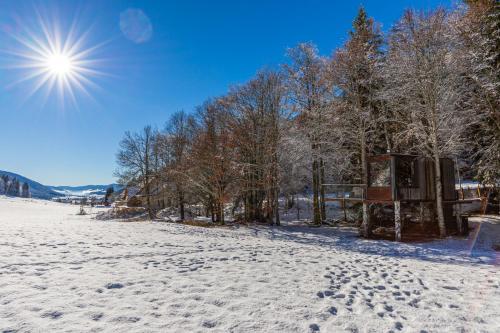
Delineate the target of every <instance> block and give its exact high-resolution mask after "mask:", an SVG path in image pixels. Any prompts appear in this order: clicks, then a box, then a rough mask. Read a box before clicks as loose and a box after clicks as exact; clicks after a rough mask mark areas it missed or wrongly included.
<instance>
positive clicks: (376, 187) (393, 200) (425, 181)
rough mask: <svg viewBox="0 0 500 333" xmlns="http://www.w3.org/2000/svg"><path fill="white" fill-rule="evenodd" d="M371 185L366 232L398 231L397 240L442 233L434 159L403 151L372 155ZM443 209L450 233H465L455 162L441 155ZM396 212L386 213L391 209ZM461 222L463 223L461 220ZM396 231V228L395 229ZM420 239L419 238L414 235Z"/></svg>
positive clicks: (369, 183)
mask: <svg viewBox="0 0 500 333" xmlns="http://www.w3.org/2000/svg"><path fill="white" fill-rule="evenodd" d="M367 163H368V165H367V171H368V184H366V192H365V197H364V200H363V204H364V210H363V211H364V214H363V215H364V216H363V228H364V230H363V233H364V234H365V236H370V235H372V234H373V233H372V231H373V230H375V231H377V230H394V231H393V234H395V238H396V240H401V239H402V237H404V236H406V238H407V239H410V238H412V236H411V235H412V234H413V235H419V236H422V235H428V236H433V235H436V234H438V233H439V229H438V224H437V218H436V207H435V201H436V184H435V168H434V160H433V159H431V158H427V157H422V156H416V155H403V154H384V155H376V156H370V157H368V161H367ZM440 168H441V184H442V192H443V210H444V216H445V223H446V229H447V233H449V234H450V233H456V232H461V229H462V226H461V225H459V222H458V218H459V213H458V212H457V211H455V209H454V208H455V204H456V202H457V199H458V195H457V191H456V190H455V163H454V161H453V160H452V159H449V158H441V159H440ZM391 207H392V212H393V214H394V215H393V216H389V217H388V215H392V214H386V213H387V212H391ZM460 223H461V222H460ZM391 232H392V231H391ZM414 238H416V237H414Z"/></svg>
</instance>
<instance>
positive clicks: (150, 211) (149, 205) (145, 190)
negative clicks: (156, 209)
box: [144, 178, 153, 219]
mask: <svg viewBox="0 0 500 333" xmlns="http://www.w3.org/2000/svg"><path fill="white" fill-rule="evenodd" d="M144 192H145V193H144V194H145V195H146V206H148V207H147V209H148V216H149V218H150V219H153V211H152V210H151V194H150V189H149V179H148V178H146V183H145V184H144Z"/></svg>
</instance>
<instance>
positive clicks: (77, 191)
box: [0, 170, 122, 200]
mask: <svg viewBox="0 0 500 333" xmlns="http://www.w3.org/2000/svg"><path fill="white" fill-rule="evenodd" d="M0 175H8V176H9V177H11V178H17V179H18V180H19V181H20V182H22V183H28V185H29V187H30V192H31V197H33V198H36V199H45V200H50V199H52V198H55V197H63V196H64V197H90V196H93V197H104V195H105V194H106V190H107V189H108V188H109V187H111V186H112V187H113V189H114V190H115V191H120V190H121V189H122V187H121V186H120V185H118V184H109V185H84V186H50V185H42V184H40V183H38V182H36V181H34V180H31V179H29V178H26V177H24V176H21V175H18V174H16V173H13V172H8V171H2V170H0Z"/></svg>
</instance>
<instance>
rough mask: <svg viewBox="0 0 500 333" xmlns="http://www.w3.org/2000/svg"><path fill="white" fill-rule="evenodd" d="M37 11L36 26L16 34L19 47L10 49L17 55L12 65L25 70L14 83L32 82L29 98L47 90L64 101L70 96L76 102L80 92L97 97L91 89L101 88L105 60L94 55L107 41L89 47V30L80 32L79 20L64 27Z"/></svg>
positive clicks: (13, 54)
mask: <svg viewBox="0 0 500 333" xmlns="http://www.w3.org/2000/svg"><path fill="white" fill-rule="evenodd" d="M37 14H38V15H37V17H38V20H37V21H36V23H37V25H36V26H34V27H30V28H26V30H25V31H24V32H23V33H19V34H15V35H14V34H13V35H12V37H13V38H14V39H15V40H16V41H17V42H18V46H19V47H18V49H17V50H14V51H11V52H9V53H10V54H11V55H12V56H13V65H12V66H10V67H12V68H17V69H20V70H22V71H23V73H22V74H23V75H21V77H20V79H19V80H17V81H16V82H13V83H12V84H11V86H14V85H17V84H20V83H24V82H28V81H30V82H32V83H33V86H32V89H31V90H28V91H27V94H26V98H29V97H30V96H32V95H34V94H35V93H37V92H38V91H40V90H42V89H44V90H45V92H46V93H45V96H46V97H48V96H49V95H51V94H52V92H53V91H56V92H57V94H58V96H59V97H60V100H61V101H63V102H64V101H65V100H67V99H68V98H69V100H70V101H71V102H73V104H75V105H76V99H77V98H76V97H77V92H79V93H80V94H82V93H83V94H84V95H86V96H87V97H90V98H91V99H93V98H92V96H91V94H90V92H89V88H98V86H97V84H96V83H95V82H94V79H96V78H97V77H100V76H104V73H103V72H101V71H100V70H98V69H97V68H96V67H98V66H99V65H100V64H101V63H102V61H99V60H98V59H95V58H94V59H92V56H94V55H95V54H96V52H97V50H99V49H100V47H101V46H102V45H103V44H97V45H92V46H88V38H89V35H90V34H89V31H83V32H82V33H81V34H79V33H78V32H77V31H76V27H77V26H78V24H76V22H72V24H71V25H70V27H68V29H62V28H61V25H60V23H61V22H56V21H54V20H44V19H43V18H42V17H41V15H40V14H39V13H37ZM49 21H50V22H51V23H50V24H49V23H47V22H49Z"/></svg>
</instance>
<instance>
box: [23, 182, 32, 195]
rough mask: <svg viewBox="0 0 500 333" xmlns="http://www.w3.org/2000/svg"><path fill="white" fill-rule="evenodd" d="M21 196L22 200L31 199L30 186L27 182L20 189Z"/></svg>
mask: <svg viewBox="0 0 500 333" xmlns="http://www.w3.org/2000/svg"><path fill="white" fill-rule="evenodd" d="M21 196H22V197H23V198H30V197H31V193H30V185H29V184H28V183H27V182H24V183H23V185H22V187H21Z"/></svg>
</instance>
